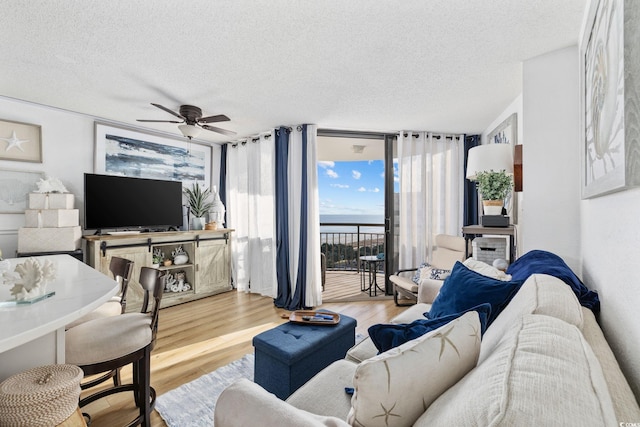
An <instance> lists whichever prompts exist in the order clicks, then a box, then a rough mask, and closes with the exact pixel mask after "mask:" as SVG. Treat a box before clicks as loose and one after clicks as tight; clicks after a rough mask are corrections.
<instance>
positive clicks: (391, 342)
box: [369, 304, 491, 353]
mask: <svg viewBox="0 0 640 427" xmlns="http://www.w3.org/2000/svg"><path fill="white" fill-rule="evenodd" d="M467 311H477V312H478V317H479V318H480V330H481V333H482V334H484V331H485V330H486V327H487V319H488V318H489V315H490V313H491V305H490V304H481V305H479V306H477V307H473V308H471V309H469V310H465V311H464V312H461V313H455V314H450V315H447V316H443V317H438V318H436V319H418V320H414V321H413V322H411V323H401V324H379V325H373V326H371V327H370V328H369V336H370V337H371V341H373V343H374V344H375V346H376V348H377V349H378V350H379V352H380V353H382V352H385V351H387V350H390V349H392V348H394V347H397V346H399V345H402V344H404V343H406V342H408V341H411V340H413V339H416V338H418V337H421V336H422V335H424V334H426V333H427V332H430V331H433V330H435V329H438V328H439V327H441V326H443V325H446V324H447V323H449V322H451V321H452V320H454V319H457V318H458V317H460V316H462V315H463V314H464V313H466V312H467Z"/></svg>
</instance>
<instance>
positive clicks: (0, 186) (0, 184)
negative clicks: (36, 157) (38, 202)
mask: <svg viewBox="0 0 640 427" xmlns="http://www.w3.org/2000/svg"><path fill="white" fill-rule="evenodd" d="M41 178H44V173H43V172H37V171H21V170H9V169H0V213H1V214H20V213H24V211H25V210H26V209H27V207H28V205H29V193H31V192H33V191H35V190H37V188H38V185H37V183H38V181H40V179H41Z"/></svg>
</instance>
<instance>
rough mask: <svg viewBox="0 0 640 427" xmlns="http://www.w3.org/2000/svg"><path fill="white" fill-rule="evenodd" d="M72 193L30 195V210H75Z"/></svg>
mask: <svg viewBox="0 0 640 427" xmlns="http://www.w3.org/2000/svg"><path fill="white" fill-rule="evenodd" d="M74 201H75V199H74V197H73V194H71V193H29V209H73V203H74Z"/></svg>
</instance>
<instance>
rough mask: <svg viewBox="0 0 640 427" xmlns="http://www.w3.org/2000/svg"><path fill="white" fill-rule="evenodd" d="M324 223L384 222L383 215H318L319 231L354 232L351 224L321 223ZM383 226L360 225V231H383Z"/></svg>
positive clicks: (355, 230) (356, 229) (354, 228)
mask: <svg viewBox="0 0 640 427" xmlns="http://www.w3.org/2000/svg"><path fill="white" fill-rule="evenodd" d="M325 223H333V224H335V223H340V224H384V215H320V224H321V225H320V232H321V233H356V232H357V231H358V228H357V227H356V226H355V225H353V226H349V225H347V226H334V225H324V226H323V225H322V224H325ZM383 232H384V226H382V225H380V226H373V227H362V226H361V227H360V233H383Z"/></svg>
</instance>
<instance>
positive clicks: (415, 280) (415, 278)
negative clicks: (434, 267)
mask: <svg viewBox="0 0 640 427" xmlns="http://www.w3.org/2000/svg"><path fill="white" fill-rule="evenodd" d="M426 268H431V264H429V263H428V262H423V263H422V264H420V267H418V269H417V270H416V274H414V275H413V277H412V278H411V280H413V283H415V284H416V285H419V284H420V276H421V275H422V270H423V269H426Z"/></svg>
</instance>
